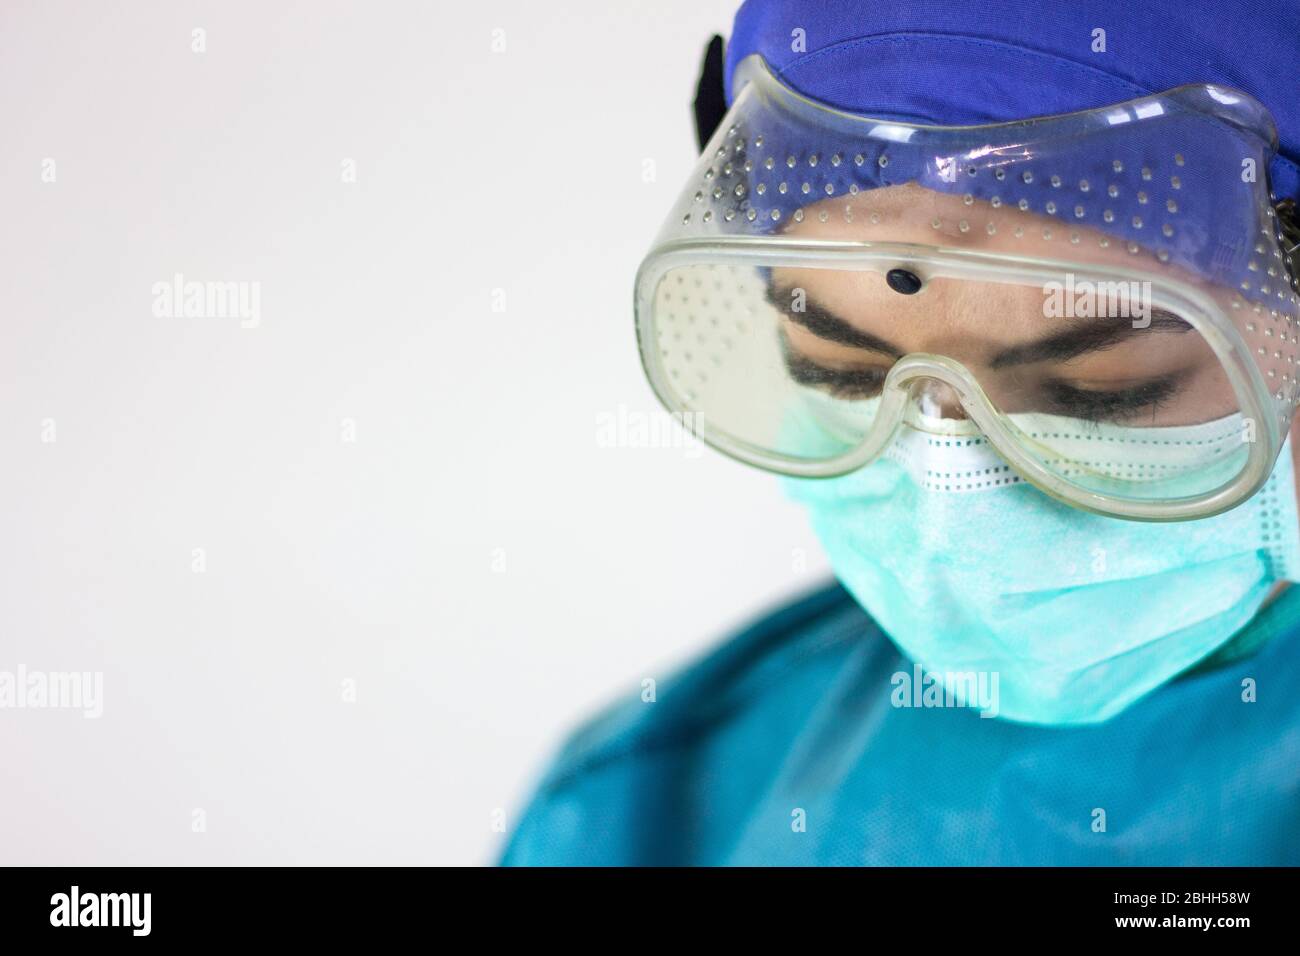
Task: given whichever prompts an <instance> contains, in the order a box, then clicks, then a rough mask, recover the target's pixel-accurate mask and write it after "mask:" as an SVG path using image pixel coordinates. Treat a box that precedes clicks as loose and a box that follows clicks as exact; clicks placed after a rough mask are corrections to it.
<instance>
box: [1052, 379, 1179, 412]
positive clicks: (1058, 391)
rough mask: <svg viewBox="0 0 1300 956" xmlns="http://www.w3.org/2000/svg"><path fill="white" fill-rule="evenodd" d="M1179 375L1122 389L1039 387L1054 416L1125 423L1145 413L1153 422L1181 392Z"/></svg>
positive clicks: (1061, 384)
mask: <svg viewBox="0 0 1300 956" xmlns="http://www.w3.org/2000/svg"><path fill="white" fill-rule="evenodd" d="M1182 378H1183V375H1181V374H1175V375H1171V376H1167V377H1165V378H1157V379H1151V380H1150V381H1147V382H1141V383H1139V384H1137V385H1133V386H1130V387H1128V388H1122V389H1104V390H1103V389H1091V388H1080V387H1079V386H1077V385H1072V384H1070V383H1069V382H1063V381H1060V380H1053V381H1049V382H1046V383H1044V384H1043V390H1044V392H1045V393H1046V396H1047V398H1048V401H1049V402H1051V404H1052V408H1053V411H1054V412H1055V413H1056V414H1059V415H1064V416H1066V417H1068V418H1079V419H1083V420H1084V421H1090V422H1103V421H1104V422H1127V421H1132V420H1134V419H1136V418H1139V417H1145V412H1146V411H1147V410H1148V409H1149V410H1150V413H1151V417H1152V418H1155V415H1156V412H1157V411H1158V410H1159V408H1160V406H1161V405H1163V404H1164V403H1165V402H1167V401H1169V400H1170V399H1171V398H1173V397H1174V396H1175V395H1176V394H1178V392H1179V391H1181V390H1182V387H1183V383H1182V381H1181V379H1182Z"/></svg>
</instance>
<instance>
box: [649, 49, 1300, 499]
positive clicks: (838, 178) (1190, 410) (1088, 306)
mask: <svg viewBox="0 0 1300 956" xmlns="http://www.w3.org/2000/svg"><path fill="white" fill-rule="evenodd" d="M735 88H736V89H737V90H738V93H737V95H736V96H735V99H734V102H733V105H732V107H731V109H730V111H729V112H728V113H727V116H726V117H725V118H724V119H723V121H722V123H721V125H720V126H719V128H718V130H717V131H716V132H715V134H714V135H713V137H712V139H711V141H710V143H709V144H708V146H707V147H706V149H705V151H704V153H703V155H702V157H701V159H700V161H699V163H698V165H697V166H696V168H695V170H694V171H693V173H692V175H691V179H690V181H689V182H688V184H687V186H686V188H685V189H684V190H683V192H682V194H681V197H680V199H679V200H678V202H677V203H676V205H675V206H674V209H673V211H672V213H671V214H670V215H669V218H668V221H667V222H666V223H665V225H664V227H663V229H662V230H661V232H660V234H659V236H658V237H657V239H656V241H655V243H654V245H653V247H652V249H651V251H650V253H649V254H648V255H647V257H646V258H645V260H644V262H643V263H642V265H641V268H640V270H639V272H638V275H637V284H636V297H635V302H636V323H637V336H638V342H639V346H640V350H641V357H642V362H643V364H644V367H645V370H646V374H647V376H648V377H649V380H650V383H651V385H652V387H653V388H654V390H655V392H656V393H657V394H658V396H659V398H660V400H661V401H662V402H663V403H664V405H665V406H666V407H667V408H668V410H669V411H671V412H674V413H680V414H682V415H683V416H684V419H685V421H687V422H688V424H689V426H690V427H691V428H692V430H693V431H694V432H695V433H696V434H697V435H698V436H699V437H700V438H702V439H703V440H704V441H706V442H707V443H709V444H710V445H712V446H713V447H715V448H717V449H718V450H720V451H722V452H724V453H726V454H728V455H730V456H732V457H734V458H737V459H739V460H741V461H744V462H747V463H750V464H753V465H757V466H759V467H762V468H765V469H768V470H771V471H774V472H778V473H782V474H787V475H795V476H805V477H832V476H837V475H843V474H846V473H848V472H851V471H853V470H856V469H858V468H861V467H863V466H864V465H866V464H868V463H870V462H871V461H873V460H875V459H876V458H878V457H880V456H881V455H882V454H885V453H886V451H887V450H888V449H889V448H891V447H894V446H896V445H897V444H898V442H899V440H900V439H903V438H905V437H906V435H905V434H904V433H905V432H908V431H911V432H924V433H927V434H930V435H936V436H939V437H940V440H944V441H946V440H951V441H953V442H958V443H980V442H987V443H989V444H990V445H991V446H992V447H993V449H994V450H995V451H996V453H997V455H998V456H999V457H1000V458H1001V459H1003V460H1004V461H1005V462H1006V465H1007V466H1008V467H1009V468H1010V469H1011V470H1012V472H1014V475H1015V479H1014V480H1025V481H1029V482H1031V483H1032V484H1034V485H1035V486H1037V487H1038V488H1040V489H1041V490H1043V491H1044V492H1046V493H1047V494H1050V495H1052V496H1054V497H1056V498H1058V499H1060V500H1062V501H1064V502H1067V503H1069V504H1071V505H1074V506H1076V507H1080V508H1083V509H1086V510H1089V511H1093V512H1098V513H1101V514H1109V515H1114V516H1118V517H1124V518H1134V519H1145V520H1183V519H1190V518H1197V517H1203V516H1208V515H1211V514H1215V513H1218V512H1221V511H1224V510H1227V509H1229V508H1231V507H1233V506H1235V505H1237V504H1239V503H1240V502H1242V501H1244V500H1245V499H1246V498H1247V497H1249V496H1250V495H1251V494H1253V493H1254V492H1255V491H1256V490H1257V489H1258V488H1259V487H1260V485H1262V484H1263V482H1264V481H1265V480H1266V479H1267V477H1268V475H1269V473H1270V472H1271V470H1272V467H1273V463H1274V461H1275V460H1276V458H1277V455H1278V453H1279V451H1280V450H1281V448H1282V443H1283V441H1284V440H1285V438H1286V435H1287V432H1288V429H1289V428H1290V424H1291V419H1292V416H1293V414H1294V411H1295V407H1296V403H1297V398H1298V397H1300V385H1298V384H1297V378H1296V376H1297V367H1296V354H1297V335H1298V332H1300V330H1298V329H1297V319H1300V297H1298V296H1297V294H1296V280H1295V278H1294V272H1293V269H1294V266H1293V264H1292V261H1291V258H1290V256H1291V254H1293V253H1294V248H1295V244H1296V242H1297V239H1296V236H1295V234H1294V231H1293V230H1294V228H1295V227H1294V224H1293V221H1292V219H1291V216H1292V213H1293V206H1292V204H1290V203H1283V204H1278V205H1277V206H1275V205H1274V203H1273V202H1271V201H1270V198H1269V193H1268V183H1267V170H1268V164H1269V161H1270V159H1271V158H1272V157H1273V155H1274V152H1275V149H1276V133H1275V130H1274V128H1273V124H1272V121H1271V119H1270V118H1269V116H1268V113H1267V112H1266V110H1265V109H1264V108H1263V106H1262V105H1260V104H1259V103H1258V102H1256V101H1255V100H1253V99H1251V98H1250V97H1249V96H1247V95H1246V94H1244V93H1240V92H1238V91H1235V90H1230V89H1227V88H1224V87H1218V86H1206V85H1198V86H1183V87H1179V88H1177V89H1174V90H1170V91H1168V92H1166V93H1162V94H1158V95H1153V96H1148V97H1144V98H1142V99H1136V100H1132V101H1129V102H1126V103H1121V104H1117V105H1114V106H1109V107H1105V108H1101V109H1095V110H1088V111H1083V112H1078V113H1071V114H1067V115H1062V116H1052V117H1043V118H1036V119H1030V120H1026V121H1023V122H1015V123H1003V124H995V125H985V126H966V127H953V126H949V127H941V126H924V125H917V124H911V123H903V122H895V121H892V120H884V119H874V118H871V117H866V116H859V115H853V114H849V113H845V112H842V111H839V110H836V109H833V108H830V107H828V106H826V105H823V104H819V103H817V102H814V101H812V100H809V99H807V98H806V97H804V96H802V95H800V94H798V93H796V92H794V91H793V90H791V89H789V88H788V87H786V86H784V85H782V83H781V82H780V81H779V80H778V79H777V78H776V77H774V76H773V75H772V74H771V73H770V72H769V70H768V69H767V67H766V65H765V64H764V62H763V61H762V59H761V58H760V57H757V56H752V57H750V58H749V59H747V60H746V61H744V62H743V63H742V64H741V65H740V67H739V68H738V71H737V75H736V82H735ZM943 477H944V476H936V480H937V481H942V480H943ZM961 477H962V480H963V482H964V483H965V484H966V485H970V483H971V482H970V479H971V477H972V476H961ZM976 477H978V476H976ZM990 480H998V479H995V478H993V477H992V476H990ZM976 484H978V482H976Z"/></svg>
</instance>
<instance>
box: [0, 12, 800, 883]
mask: <svg viewBox="0 0 1300 956" xmlns="http://www.w3.org/2000/svg"><path fill="white" fill-rule="evenodd" d="M734 9H735V3H734V2H731V0H721V2H700V0H689V2H687V0H676V2H674V3H663V2H658V3H652V2H640V3H629V2H625V0H624V2H619V3H606V2H598V0H566V2H564V3H535V2H525V0H514V2H509V3H495V4H487V3H484V4H468V3H457V4H451V3H445V2H434V3H423V4H416V3H411V4H398V3H387V2H360V0H358V2H350V3H326V2H322V3H298V4H288V3H274V4H273V3H265V2H239V3H230V2H221V3H218V2H215V0H214V2H209V3H176V2H161V0H159V2H152V3H124V4H103V3H90V2H86V3H80V4H67V3H16V2H7V3H6V4H5V7H4V12H3V13H0V121H2V124H3V125H2V127H0V128H2V130H3V134H2V135H3V141H4V142H3V146H0V256H2V257H3V273H2V274H0V275H2V280H0V302H2V304H3V321H4V339H3V346H2V347H0V442H3V450H4V457H3V462H2V463H0V516H2V518H0V520H2V521H3V525H2V526H0V572H2V573H0V670H4V671H11V672H12V671H15V670H16V668H17V667H18V666H19V665H24V666H26V667H27V668H29V669H37V670H44V671H60V670H75V671H102V672H103V675H104V678H103V679H104V702H103V706H104V714H103V717H102V718H101V719H99V720H87V719H84V718H83V717H82V716H81V715H80V713H78V712H75V711H66V710H32V709H24V710H18V709H3V710H0V862H3V863H40V864H112V863H126V864H136V863H141V864H142V863H158V864H167V863H457V864H474V863H487V862H491V861H492V860H493V859H494V858H495V855H496V854H497V852H498V851H499V848H500V845H501V842H502V839H503V834H501V833H498V832H495V831H494V829H493V821H494V811H497V810H499V809H500V810H504V811H505V820H506V822H507V825H508V826H513V824H514V822H515V820H516V819H517V815H518V811H519V810H520V809H521V807H522V803H523V801H524V799H525V798H526V796H527V793H528V792H529V789H530V788H531V786H532V784H533V782H534V781H535V779H536V776H537V775H538V774H539V773H540V771H541V769H542V767H543V766H544V763H545V761H546V759H547V758H548V756H549V755H550V753H551V752H552V751H553V749H554V748H555V747H556V746H557V745H558V743H559V742H560V740H561V738H562V736H563V735H564V734H565V733H566V732H567V731H568V730H569V729H571V728H572V727H573V726H574V724H575V723H577V722H578V721H579V720H581V719H582V718H583V717H585V716H586V715H588V714H590V713H591V712H592V710H593V709H594V708H596V707H598V706H601V705H603V704H604V703H606V702H608V701H609V700H611V699H612V698H613V697H614V696H615V695H617V694H619V693H636V692H637V691H638V690H639V688H638V687H637V683H638V682H639V681H640V680H641V679H642V678H644V677H662V676H664V675H665V674H667V673H668V672H669V671H670V670H671V669H672V668H673V667H675V666H677V665H680V664H681V663H682V662H684V661H686V660H688V659H689V658H690V657H692V656H694V655H696V654H698V653H700V652H701V651H703V650H704V649H705V648H706V647H707V646H708V645H710V644H712V643H715V642H716V641H718V640H720V639H722V638H723V637H724V636H725V635H726V634H727V632H728V631H730V630H731V629H733V628H734V627H736V626H737V625H739V624H742V623H743V622H745V621H746V620H748V619H749V618H751V617H753V616H754V615H756V614H758V613H759V612H760V611H762V610H765V609H767V608H769V607H771V606H772V605H774V604H775V603H777V602H779V601H780V600H783V599H784V598H786V597H789V596H791V595H793V594H796V593H798V592H801V591H804V590H806V589H808V588H811V587H812V586H814V585H815V584H817V583H818V582H819V580H820V579H821V577H822V575H823V574H824V573H825V565H824V563H823V560H822V558H821V557H820V553H819V552H818V550H817V547H816V544H815V543H814V540H813V538H812V536H811V533H810V532H809V531H808V530H806V528H805V525H804V522H803V517H802V515H801V514H800V513H799V512H798V510H797V509H796V508H795V506H794V505H792V504H790V503H788V502H786V501H785V500H784V498H783V497H782V495H781V492H780V489H779V486H778V484H777V483H776V481H775V480H774V479H772V478H770V477H769V476H766V475H763V474H761V473H758V472H756V471H753V470H750V469H747V468H745V467H743V466H741V465H737V464H733V463H731V462H728V461H726V460H724V459H722V458H721V457H719V456H716V455H715V454H714V453H712V452H706V453H703V454H696V453H693V452H692V451H691V449H689V448H681V447H678V448H658V449H646V448H634V447H627V443H626V442H624V443H623V444H622V446H620V447H603V446H602V444H601V442H600V441H599V440H598V437H599V436H598V430H597V423H598V421H599V420H600V418H599V417H600V416H601V415H602V414H604V415H614V416H617V415H618V414H619V412H620V406H622V411H623V412H624V413H625V415H626V416H631V418H632V419H633V420H634V419H635V416H637V415H644V414H647V413H650V412H652V411H653V410H655V409H656V408H657V406H656V403H655V401H654V399H653V396H652V395H651V393H650V391H649V389H648V387H647V386H646V385H645V384H644V382H643V380H642V378H641V373H640V367H639V362H638V358H637V355H636V349H635V340H634V336H633V328H632V316H631V287H632V277H633V272H634V270H635V268H636V265H637V262H638V260H639V259H640V257H641V255H642V254H643V253H644V252H645V250H646V248H647V246H648V243H649V241H650V239H651V237H652V236H653V234H654V232H655V231H656V229H657V227H658V225H659V222H660V221H661V219H662V218H663V217H664V215H665V214H666V213H667V211H668V209H669V207H670V205H671V204H672V202H673V200H674V199H675V196H676V192H677V190H678V189H679V187H680V185H681V184H682V183H683V182H684V180H685V177H686V174H687V172H688V169H689V167H690V165H691V163H692V161H693V158H694V152H695V150H694V140H693V130H692V125H691V112H690V101H691V98H692V96H693V93H694V84H695V80H696V76H697V71H698V65H699V60H700V56H701V54H702V51H703V49H704V46H705V44H706V42H707V40H708V38H709V36H710V35H711V34H713V33H715V32H721V33H724V34H725V33H727V32H729V24H730V19H731V17H732V15H733V14H734ZM195 28H202V29H204V30H205V31H206V43H207V50H206V52H203V53H196V52H194V51H193V50H192V49H191V44H192V42H193V38H192V33H191V31H192V30H193V29H195ZM498 29H499V30H502V31H504V34H503V35H502V34H496V37H497V39H498V40H499V39H500V38H501V37H502V36H504V40H505V50H504V52H499V53H494V52H493V51H492V43H493V38H494V33H493V31H494V30H498ZM47 159H53V160H54V169H55V174H56V176H57V178H56V180H55V181H54V182H43V181H42V178H41V177H42V170H43V169H45V168H48V167H47V166H45V165H43V164H44V163H45V161H46V160H47ZM345 160H352V161H353V162H354V163H355V169H356V180H357V181H356V182H355V183H345V182H343V181H342V179H343V177H342V168H343V165H342V164H343V163H344V161H345ZM647 161H649V162H650V163H651V164H652V165H653V174H654V175H653V180H652V181H649V182H647V181H645V172H646V169H647ZM178 272H179V273H182V274H183V275H184V276H185V277H186V278H187V279H190V280H201V281H224V280H239V281H245V282H257V283H260V289H261V318H260V324H259V325H258V326H257V327H256V328H242V327H241V326H240V323H239V321H238V320H237V319H230V318H160V317H158V316H156V315H154V313H153V304H154V300H153V292H152V288H153V285H154V283H157V282H166V281H170V280H171V278H172V276H173V275H174V274H176V273H178ZM494 289H500V290H502V291H503V293H504V296H505V304H506V305H505V311H504V312H494V311H493V308H492V305H493V290H494ZM344 420H351V421H352V422H354V423H355V428H356V440H355V442H352V443H349V442H346V441H344V440H343V437H344V433H343V429H344V428H345V427H346V426H345V425H344ZM51 425H52V426H53V434H54V436H55V439H56V440H54V441H43V440H42V439H43V437H46V438H48V437H49V427H50V426H51ZM195 549H202V552H203V555H204V559H205V561H206V571H205V572H203V573H195V571H194V570H193V567H194V553H195ZM800 551H803V552H804V553H806V555H807V566H806V569H805V570H803V571H799V570H798V567H799V553H800ZM345 681H353V682H355V688H356V702H355V703H347V702H345V701H344V700H343V696H344V695H343V692H342V688H343V686H344V682H345ZM196 809H197V810H202V811H203V814H204V818H205V820H206V832H200V833H196V832H194V830H193V827H192V821H193V819H194V811H195V810H196ZM498 819H499V818H498Z"/></svg>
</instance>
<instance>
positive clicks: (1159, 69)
mask: <svg viewBox="0 0 1300 956" xmlns="http://www.w3.org/2000/svg"><path fill="white" fill-rule="evenodd" d="M753 53H758V54H761V55H762V56H763V58H764V59H765V60H766V61H767V63H768V66H769V67H770V68H771V69H772V71H773V72H774V73H776V74H777V76H778V77H779V78H780V79H781V80H782V81H783V82H784V83H785V84H786V85H788V86H790V87H792V88H793V89H795V90H798V91H799V92H800V93H803V94H804V95H805V96H809V97H811V98H813V99H815V100H819V101H821V102H824V103H828V104H830V105H832V106H836V107H838V108H840V109H844V110H848V111H851V112H855V113H863V114H867V115H871V116H877V117H880V118H882V119H893V120H898V121H902V122H910V123H925V124H942V125H972V124H979V123H995V122H1006V121H1009V120H1018V119H1024V118H1027V117H1031V116H1044V115H1053V114H1058V113H1068V112H1073V111H1076V110H1084V109H1092V108H1096V107H1100V106H1108V105H1110V104H1112V103H1118V102H1120V101H1123V100H1129V99H1134V98H1136V97H1140V96H1145V95H1148V94H1151V93H1159V92H1163V91H1165V90H1168V89H1171V88H1173V87H1176V86H1182V85H1184V84H1187V83H1211V84H1218V85H1222V86H1229V87H1235V88H1236V89H1239V90H1242V91H1244V92H1246V93H1249V94H1250V95H1251V96H1253V97H1254V98H1255V99H1257V100H1259V101H1260V102H1261V103H1262V104H1264V106H1265V107H1267V108H1268V110H1269V112H1270V113H1272V115H1273V119H1274V121H1275V122H1276V124H1277V127H1278V138H1279V144H1280V151H1279V154H1278V156H1277V157H1276V158H1275V159H1274V160H1273V162H1272V164H1271V166H1270V169H1269V174H1270V185H1271V190H1272V193H1273V196H1274V198H1275V199H1281V198H1286V197H1297V196H1300V165H1298V162H1300V95H1297V92H1296V90H1297V83H1298V82H1300V81H1298V79H1297V77H1300V3H1296V2H1295V0H1234V2H1231V3H1226V2H1223V0H1141V2H1130V3H1120V2H1110V3H1101V2H1097V0H980V2H978V3H960V2H953V0H878V2H872V3H832V2H826V0H747V2H746V3H745V4H744V5H743V6H742V7H741V9H740V11H739V12H738V13H737V15H736V21H735V26H734V29H733V32H732V36H731V40H730V42H729V43H728V45H727V60H726V82H727V96H728V102H730V100H731V97H732V95H733V89H732V82H733V74H734V70H735V67H736V65H737V64H738V63H739V62H740V61H741V60H743V59H744V58H745V57H746V56H748V55H750V54H753Z"/></svg>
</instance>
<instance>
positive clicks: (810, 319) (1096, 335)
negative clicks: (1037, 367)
mask: <svg viewBox="0 0 1300 956" xmlns="http://www.w3.org/2000/svg"><path fill="white" fill-rule="evenodd" d="M793 292H794V288H793V287H791V288H780V287H777V286H775V285H768V287H767V293H766V296H767V301H768V302H770V303H771V304H772V305H773V306H775V307H776V308H777V309H778V310H779V311H780V312H782V313H783V314H784V315H785V316H786V317H787V318H789V319H790V321H791V322H793V323H795V324H796V325H799V326H802V327H803V328H805V329H807V330H808V331H809V332H811V333H812V334H813V335H815V336H817V337H818V338H820V339H825V340H826V341H828V342H834V343H836V344H838V345H847V346H849V347H851V348H858V349H864V350H866V351H869V352H881V353H883V354H885V355H892V356H894V357H895V358H902V356H903V354H904V353H903V350H902V349H900V348H899V347H898V346H897V345H894V344H893V343H891V342H887V341H885V340H884V339H881V338H878V337H877V336H874V335H872V334H870V333H869V332H864V331H862V330H861V329H859V328H857V327H856V326H854V325H852V324H851V323H850V322H848V321H847V320H845V319H844V318H842V317H841V316H838V315H836V314H835V313H834V312H832V311H831V310H830V309H828V308H827V307H826V306H824V305H822V304H821V303H819V302H817V301H815V300H814V299H813V298H812V297H811V296H808V295H807V294H806V293H805V298H804V309H803V311H794V310H793V309H791V308H790V306H789V299H790V296H791V294H792V293H793ZM1072 321H1074V322H1076V323H1077V324H1076V326H1075V327H1074V328H1067V329H1065V330H1064V331H1061V332H1056V333H1054V334H1052V335H1049V336H1047V337H1046V338H1042V339H1038V340H1036V341H1033V342H1025V343H1024V344H1021V345H1013V346H1010V347H1009V348H1006V349H1003V350H1002V351H1000V352H999V353H998V354H997V355H995V356H994V357H993V360H992V361H991V362H990V363H989V367H990V368H1006V367H1008V366H1011V365H1029V364H1032V363H1034V362H1064V361H1066V360H1068V359H1072V358H1078V357H1079V356H1080V355H1086V354H1088V353H1091V352H1101V351H1104V350H1106V349H1108V348H1111V347H1113V346H1115V345H1118V344H1120V343H1121V342H1123V341H1126V340H1127V339H1130V338H1133V337H1135V336H1137V335H1139V334H1140V333H1143V332H1190V331H1192V326H1191V325H1190V324H1189V323H1188V322H1186V321H1185V320H1184V319H1180V318H1179V317H1178V316H1176V315H1174V314H1173V313H1172V312H1168V311H1165V310H1164V309H1152V310H1151V321H1150V323H1149V324H1148V325H1146V326H1142V327H1135V326H1134V325H1133V324H1132V322H1127V321H1126V322H1123V323H1114V324H1108V325H1098V324H1097V323H1096V321H1095V320H1091V319H1082V320H1080V319H1075V320H1072Z"/></svg>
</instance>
